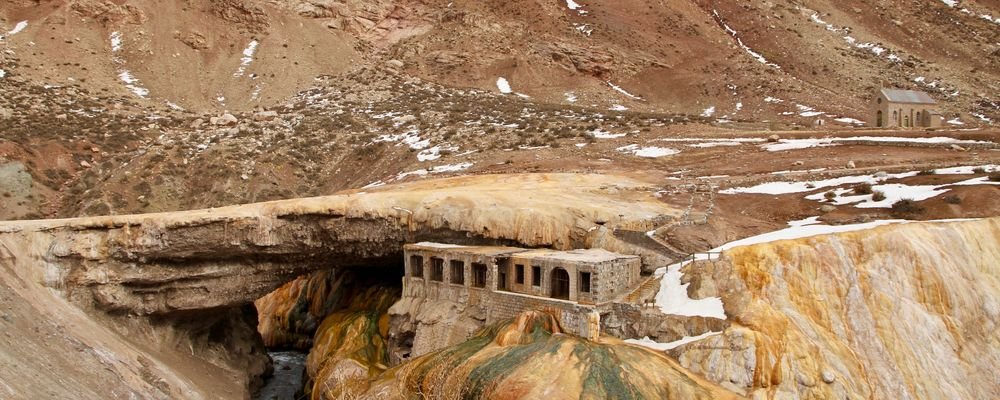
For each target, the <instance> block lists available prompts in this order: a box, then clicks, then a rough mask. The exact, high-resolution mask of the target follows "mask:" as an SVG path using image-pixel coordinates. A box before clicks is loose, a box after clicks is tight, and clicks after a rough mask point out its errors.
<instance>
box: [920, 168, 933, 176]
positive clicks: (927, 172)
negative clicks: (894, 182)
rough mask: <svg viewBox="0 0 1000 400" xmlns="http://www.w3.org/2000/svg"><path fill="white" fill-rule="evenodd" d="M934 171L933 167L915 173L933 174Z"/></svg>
mask: <svg viewBox="0 0 1000 400" xmlns="http://www.w3.org/2000/svg"><path fill="white" fill-rule="evenodd" d="M936 173H937V172H934V170H933V169H925V170H921V171H920V172H917V175H934V174H936Z"/></svg>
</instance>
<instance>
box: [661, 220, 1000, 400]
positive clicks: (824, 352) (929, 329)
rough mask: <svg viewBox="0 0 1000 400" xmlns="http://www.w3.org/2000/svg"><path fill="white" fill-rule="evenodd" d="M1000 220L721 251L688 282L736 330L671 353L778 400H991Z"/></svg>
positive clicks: (692, 270) (735, 386)
mask: <svg viewBox="0 0 1000 400" xmlns="http://www.w3.org/2000/svg"><path fill="white" fill-rule="evenodd" d="M998 277H1000V219H988V220H979V221H965V222H953V223H937V224H927V223H921V224H917V223H914V224H906V225H898V226H888V227H881V228H877V229H874V230H870V231H860V232H851V233H842V234H836V235H828V236H817V237H811V238H806V239H798V240H787V241H779V242H773V243H767V244H760V245H754V246H748V247H740V248H735V249H731V250H728V251H727V252H726V253H725V256H724V257H723V259H722V260H721V261H719V262H715V263H710V262H704V263H696V264H692V265H690V266H689V267H687V269H686V275H685V279H686V280H688V281H689V282H691V287H690V288H689V291H690V292H691V294H692V296H693V297H695V298H698V297H704V296H720V297H721V298H722V301H723V303H724V304H725V309H726V314H727V315H728V316H730V321H731V322H732V326H731V327H730V328H728V329H726V331H725V332H724V333H723V334H721V335H716V336H712V337H709V338H707V339H704V340H701V341H699V342H696V343H692V344H688V345H685V346H681V347H678V348H676V349H674V350H672V351H671V352H670V354H671V355H673V356H675V357H676V358H677V359H678V360H679V361H680V363H681V365H683V366H684V367H685V368H688V369H690V370H691V371H692V372H694V373H700V374H703V375H705V376H706V377H707V378H709V379H711V380H713V381H716V382H719V383H720V384H723V385H724V386H726V387H727V388H730V389H731V390H734V391H737V392H739V393H745V394H748V395H753V396H763V397H766V398H774V399H792V398H795V399H829V398H838V399H843V398H849V399H861V398H879V399H959V398H961V399H974V398H989V397H992V396H993V394H994V393H998V392H1000V383H998V381H997V380H996V379H995V372H994V371H996V370H997V368H1000V347H998V346H997V345H996V343H998V341H1000V333H998V331H997V329H996V328H997V326H998V324H1000V311H998V310H1000V308H998V306H997V305H998V304H1000V303H998V299H1000V278H998Z"/></svg>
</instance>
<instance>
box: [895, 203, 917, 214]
mask: <svg viewBox="0 0 1000 400" xmlns="http://www.w3.org/2000/svg"><path fill="white" fill-rule="evenodd" d="M892 212H893V213H895V214H920V213H922V212H924V208H923V207H921V206H920V205H919V204H917V202H915V201H913V200H910V199H902V200H900V201H897V202H896V204H893V205H892Z"/></svg>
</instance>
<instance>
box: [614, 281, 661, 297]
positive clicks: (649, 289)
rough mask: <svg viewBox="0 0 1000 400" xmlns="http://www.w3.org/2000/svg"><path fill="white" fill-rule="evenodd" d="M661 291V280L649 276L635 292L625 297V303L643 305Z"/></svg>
mask: <svg viewBox="0 0 1000 400" xmlns="http://www.w3.org/2000/svg"><path fill="white" fill-rule="evenodd" d="M659 289H660V278H658V277H656V276H647V277H646V278H645V279H644V280H643V281H642V282H641V283H640V284H639V286H638V287H637V288H635V290H633V291H631V292H630V293H629V294H627V295H625V297H624V298H623V299H622V302H623V303H629V304H642V303H643V302H645V301H646V300H649V299H652V298H653V296H655V295H656V292H657V291H658V290H659Z"/></svg>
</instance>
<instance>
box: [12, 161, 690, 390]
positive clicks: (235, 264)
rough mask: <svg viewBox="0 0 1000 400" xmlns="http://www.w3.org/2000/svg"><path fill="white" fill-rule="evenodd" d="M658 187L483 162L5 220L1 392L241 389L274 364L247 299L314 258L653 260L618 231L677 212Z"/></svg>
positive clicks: (371, 261) (343, 262)
mask: <svg viewBox="0 0 1000 400" xmlns="http://www.w3.org/2000/svg"><path fill="white" fill-rule="evenodd" d="M656 190H657V188H653V187H649V186H647V185H646V184H645V183H643V182H640V181H636V180H632V179H628V178H624V177H618V176H598V175H580V174H525V175H502V176H500V175H487V176H472V177H458V178H451V179H442V180H426V181H419V182H413V183H406V184H401V185H395V186H392V187H385V188H378V189H372V190H369V191H368V192H367V193H365V192H361V191H352V192H344V193H341V194H338V195H333V196H326V197H317V198H309V199H296V200H286V201H276V202H270V203H259V204H248V205H241V206H232V207H224V208H215V209H206V210H196V211H183V212H169V213H159V214H145V215H125V216H112V217H88V218H75V219H64V220H43V221H7V222H0V299H3V302H2V303H3V304H6V306H5V307H6V308H3V309H2V310H0V314H3V315H4V316H5V318H4V319H3V320H0V324H3V323H6V322H5V321H14V322H12V324H13V325H11V326H10V327H9V328H11V329H14V330H8V331H7V332H8V336H7V337H17V338H18V344H17V345H16V346H13V345H12V346H6V347H4V348H3V349H2V350H0V364H3V363H16V364H17V365H19V368H14V369H13V370H11V371H10V372H9V374H8V375H7V376H4V379H5V380H6V381H0V397H4V396H5V394H4V393H6V394H11V395H14V397H17V396H16V394H17V393H35V391H36V390H37V388H38V387H46V388H50V389H52V390H54V392H53V393H66V394H67V395H69V393H73V395H72V396H75V397H79V398H107V397H108V393H107V392H106V391H105V390H104V389H102V387H110V388H113V390H114V391H116V392H117V393H119V394H118V395H116V396H124V397H126V398H130V397H139V398H193V399H194V398H234V397H235V398H240V397H243V396H244V395H241V394H240V393H244V394H245V393H246V392H247V388H252V387H256V386H257V385H259V384H260V382H261V381H260V377H261V376H262V375H263V374H264V372H265V371H266V369H267V368H268V365H269V364H268V361H267V360H268V359H267V357H266V354H265V353H264V349H263V343H262V341H261V338H260V335H259V334H258V333H257V331H256V326H257V313H256V312H255V310H254V308H253V305H252V303H253V301H254V300H256V299H258V298H260V297H261V296H263V295H265V294H267V293H269V292H271V291H273V290H274V289H276V288H278V287H279V286H281V285H282V284H284V283H285V282H288V281H290V280H292V279H294V278H295V277H296V276H299V275H302V274H305V273H308V272H310V271H314V270H323V269H331V268H344V267H347V268H378V267H393V268H399V269H398V270H392V273H394V274H396V273H398V276H399V277H400V279H402V269H401V266H402V245H403V244H404V243H406V242H415V241H445V242H452V243H459V244H462V243H473V242H474V243H480V244H518V245H523V246H539V247H554V248H557V249H569V248H578V247H602V248H605V249H608V250H612V251H619V252H626V253H632V254H641V255H643V256H644V259H645V261H646V262H647V264H648V265H650V266H652V265H662V264H663V263H664V262H666V260H664V259H663V256H662V255H660V254H658V253H656V252H653V251H650V250H648V249H642V248H639V247H636V246H635V245H633V244H629V243H627V242H625V241H622V240H620V239H618V238H616V237H615V235H614V234H613V231H614V229H618V228H621V229H630V230H641V231H645V230H651V229H654V228H655V227H656V226H659V225H662V222H663V221H665V220H667V219H670V217H671V216H673V215H676V214H678V212H676V211H675V210H673V209H671V208H670V207H669V206H667V205H665V204H664V203H661V202H659V201H658V200H656V198H655V197H654V196H653V193H654V192H655V191H656ZM66 300H68V301H66ZM11 307H14V308H11ZM12 310H13V311H12ZM11 313H14V314H11ZM11 315H13V317H11ZM5 329H6V328H5ZM3 339H4V338H3V337H0V341H2V340H3ZM50 360H60V361H58V362H55V364H53V363H52V362H50ZM63 365H67V366H69V365H72V366H75V367H74V368H69V369H67V368H62V367H59V366H63ZM21 367H23V368H21ZM42 370H50V371H52V372H53V375H52V376H51V377H50V376H49V375H47V374H41V375H39V374H37V373H36V371H42ZM95 382H101V384H96V385H95ZM4 384H6V386H5V385H4Z"/></svg>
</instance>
